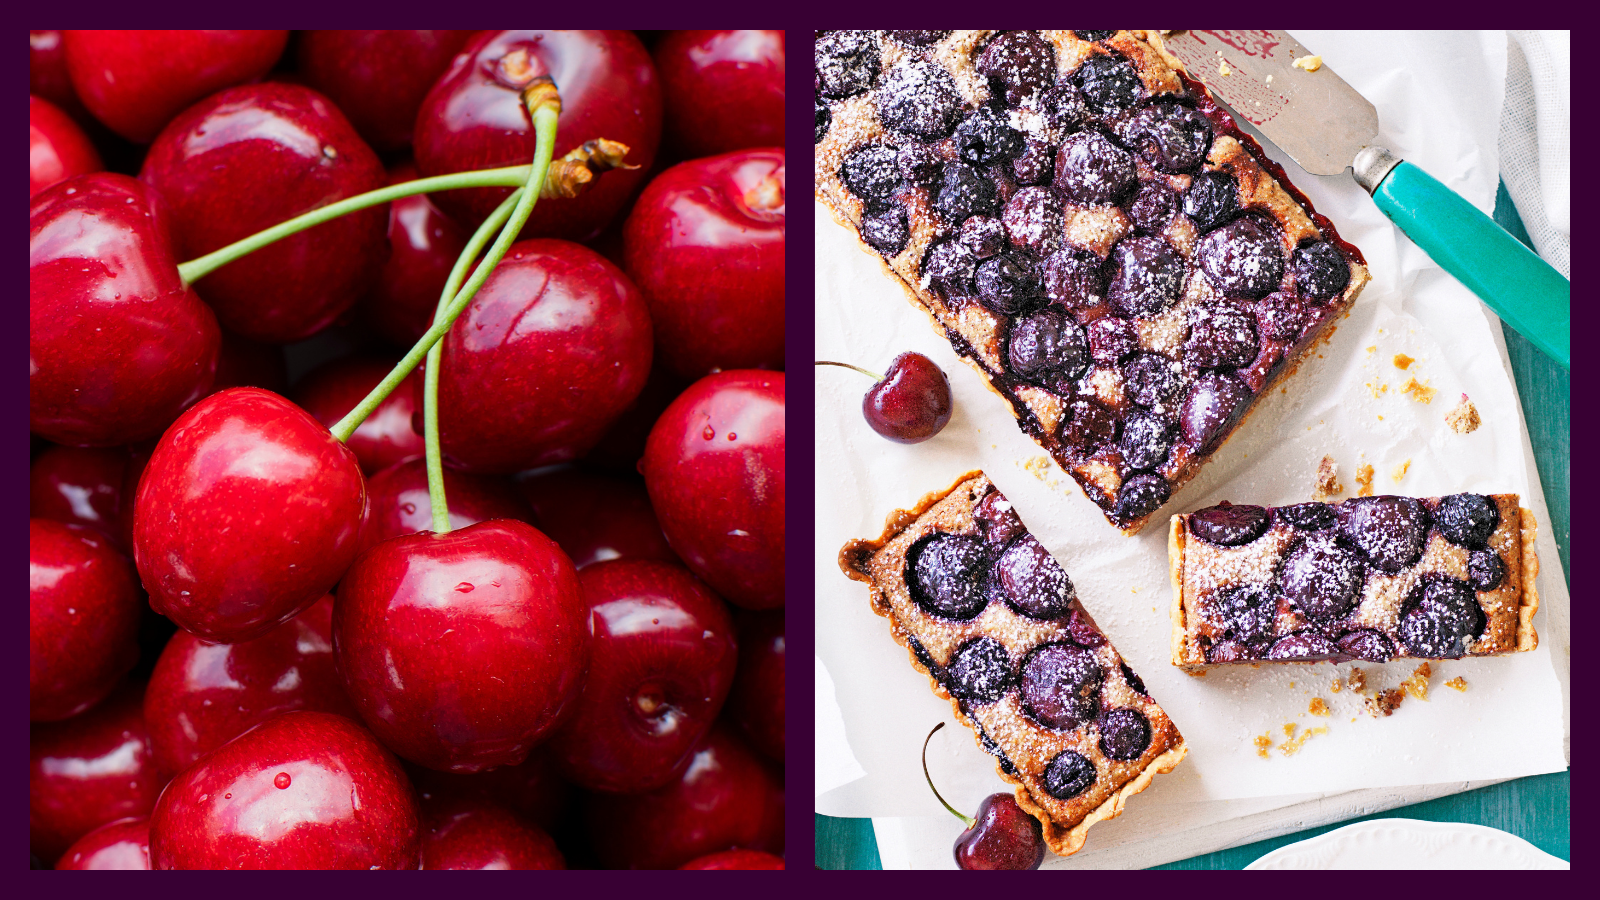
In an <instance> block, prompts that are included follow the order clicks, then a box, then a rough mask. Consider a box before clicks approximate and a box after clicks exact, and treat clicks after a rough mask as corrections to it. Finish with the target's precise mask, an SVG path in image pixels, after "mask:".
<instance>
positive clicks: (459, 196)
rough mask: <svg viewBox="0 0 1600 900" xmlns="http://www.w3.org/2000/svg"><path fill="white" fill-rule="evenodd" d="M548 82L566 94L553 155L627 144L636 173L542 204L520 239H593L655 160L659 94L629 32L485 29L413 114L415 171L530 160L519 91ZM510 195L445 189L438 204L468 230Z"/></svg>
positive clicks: (530, 138) (609, 177) (529, 126)
mask: <svg viewBox="0 0 1600 900" xmlns="http://www.w3.org/2000/svg"><path fill="white" fill-rule="evenodd" d="M541 74H543V75H549V76H550V77H551V78H553V79H554V80H555V83H556V85H557V87H558V88H559V89H560V91H561V128H560V133H559V135H558V137H557V139H556V145H555V156H556V157H557V158H560V157H561V156H562V155H563V154H565V153H567V152H568V151H569V150H572V149H574V148H576V147H578V146H579V145H581V144H582V143H583V142H584V141H590V140H595V139H597V138H608V139H610V140H613V141H620V142H622V143H623V144H626V145H627V146H628V150H629V152H628V156H627V163H628V164H629V165H632V166H638V167H639V168H637V169H633V170H629V171H617V172H610V173H607V174H606V176H605V177H603V178H601V179H598V180H597V181H596V182H595V184H594V187H593V188H591V189H590V190H589V191H588V192H586V193H585V194H584V195H583V196H581V197H577V198H574V199H570V200H541V201H539V205H538V206H537V207H535V209H534V211H533V217H532V218H531V219H529V220H528V224H527V226H526V227H525V228H524V229H523V235H524V236H527V237H535V236H547V235H548V236H555V237H564V238H570V239H572V240H585V239H587V238H589V237H592V236H593V235H594V234H595V233H597V232H599V231H600V229H602V228H604V227H605V225H606V223H607V222H609V221H611V218H612V217H613V216H615V215H616V214H617V212H618V211H619V210H620V209H622V206H623V204H624V203H625V202H626V201H627V199H628V198H629V197H630V196H632V194H633V192H634V190H635V189H636V188H637V187H638V186H639V184H640V183H641V182H642V181H643V179H644V176H645V173H646V172H648V171H649V169H650V165H651V163H653V162H654V161H655V155H656V146H657V145H658V144H659V142H660V138H661V87H660V85H659V83H658V82H657V79H656V72H655V67H654V66H653V65H652V64H651V62H650V56H649V54H648V53H647V52H646V51H645V49H644V46H643V45H642V44H640V43H639V39H638V38H637V37H635V36H634V35H633V33H632V32H628V31H485V32H481V33H480V34H478V35H477V36H476V37H474V38H473V39H472V40H471V41H469V42H468V43H467V45H466V47H464V48H463V49H462V52H461V55H459V56H457V57H456V59H455V61H454V62H453V63H452V64H451V66H450V69H449V70H448V71H446V72H445V74H444V75H443V76H441V77H440V78H439V80H438V82H437V83H435V84H434V86H433V90H432V91H430V92H429V94H428V96H427V99H425V100H424V101H423V103H422V110H421V111H420V112H419V113H418V114H417V130H416V135H415V141H414V151H415V153H416V159H417V168H418V169H420V170H421V171H422V174H424V175H445V174H448V173H451V172H467V171H472V170H475V169H486V168H493V167H495V166H515V165H527V163H528V161H529V160H530V159H532V158H533V151H534V143H535V141H534V133H533V121H532V119H531V118H530V116H529V115H528V111H527V108H526V107H525V106H524V105H523V103H522V100H521V98H520V97H519V95H518V91H519V90H520V88H521V87H522V85H523V84H524V83H525V80H526V79H527V78H528V77H532V76H536V75H541ZM510 193H511V190H510V189H509V188H475V189H472V190H459V191H444V192H441V193H439V194H437V195H436V196H435V200H436V201H437V202H438V203H439V205H440V207H441V208H442V209H444V210H445V211H446V212H448V213H450V214H451V215H452V216H454V217H455V218H456V219H457V221H459V222H461V223H462V224H463V225H467V226H468V227H475V226H476V225H477V224H478V223H479V222H481V221H483V220H484V219H485V218H487V217H488V215H489V213H490V212H492V211H493V210H494V208H495V207H496V206H498V205H500V201H502V200H504V199H505V198H506V196H507V195H509V194H510Z"/></svg>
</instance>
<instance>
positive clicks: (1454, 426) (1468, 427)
mask: <svg viewBox="0 0 1600 900" xmlns="http://www.w3.org/2000/svg"><path fill="white" fill-rule="evenodd" d="M1444 421H1445V424H1446V425H1449V426H1450V430H1451V431H1454V432H1455V433H1456V434H1471V433H1473V432H1474V431H1477V430H1478V426H1479V425H1481V424H1483V420H1482V419H1479V418H1478V408H1477V407H1476V406H1473V405H1472V401H1471V400H1468V399H1467V395H1466V394H1462V395H1461V402H1460V403H1457V404H1456V407H1455V409H1452V410H1450V411H1449V412H1447V413H1445V414H1444Z"/></svg>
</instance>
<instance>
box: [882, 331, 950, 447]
mask: <svg viewBox="0 0 1600 900" xmlns="http://www.w3.org/2000/svg"><path fill="white" fill-rule="evenodd" d="M954 411H955V403H954V401H953V400H952V398H951V396H950V379H948V378H946V377H945V374H944V370H943V369H940V368H939V366H938V365H936V364H935V363H934V361H933V360H931V359H929V358H927V357H926V356H923V355H922V354H921V353H902V354H900V355H899V356H896V357H895V358H894V362H892V363H890V364H889V371H887V372H885V373H884V375H883V379H882V380H881V381H879V382H878V383H876V384H874V385H873V386H872V387H871V389H869V390H868V391H867V393H866V396H865V397H863V398H862V400H861V413H862V415H864V416H866V419H867V424H868V425H871V426H872V430H873V431H876V432H877V433H879V434H881V435H883V436H884V437H886V438H888V439H889V440H891V441H895V442H897V443H901V444H919V443H921V442H923V441H925V440H927V439H928V438H931V437H933V436H934V435H936V434H938V433H939V432H941V431H943V430H944V427H945V426H946V425H948V424H950V416H951V415H952V414H954Z"/></svg>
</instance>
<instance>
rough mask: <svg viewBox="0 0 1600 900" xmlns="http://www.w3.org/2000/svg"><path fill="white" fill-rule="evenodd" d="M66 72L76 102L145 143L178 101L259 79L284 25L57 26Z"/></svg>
mask: <svg viewBox="0 0 1600 900" xmlns="http://www.w3.org/2000/svg"><path fill="white" fill-rule="evenodd" d="M62 34H63V35H64V36H65V39H66V40H65V43H66V51H67V71H68V72H69V73H71V76H72V86H73V88H74V89H76V91H77V93H78V96H79V97H80V98H82V100H83V105H84V106H87V107H88V108H89V111H90V112H92V113H94V115H95V118H97V119H99V120H100V121H102V122H104V123H106V124H107V125H109V126H110V127H111V130H112V131H115V132H116V133H117V134H120V135H122V136H123V137H125V138H127V139H128V140H130V141H134V142H136V143H140V144H148V143H150V140H151V139H152V138H154V137H155V136H156V133H157V132H159V131H161V128H162V126H164V125H166V124H167V123H168V122H169V121H171V120H172V117H173V116H176V115H177V114H178V113H179V112H180V111H181V110H182V109H183V108H184V107H187V106H188V105H189V104H191V103H194V102H195V101H196V100H199V99H200V98H201V97H204V96H206V95H208V94H211V93H214V92H216V91H219V90H221V89H223V88H225V87H229V86H231V85H235V84H244V83H245V82H247V81H251V80H253V79H256V78H260V77H261V76H262V75H265V74H266V73H267V70H268V69H271V68H272V64H273V63H275V62H277V61H278V57H279V56H281V55H282V54H283V48H284V45H285V44H287V43H288V41H289V32H287V31H64V32H62Z"/></svg>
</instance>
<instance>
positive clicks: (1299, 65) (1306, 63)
mask: <svg viewBox="0 0 1600 900" xmlns="http://www.w3.org/2000/svg"><path fill="white" fill-rule="evenodd" d="M1294 67H1295V68H1296V69H1305V70H1306V71H1307V72H1315V71H1316V70H1318V69H1320V68H1322V57H1320V56H1302V57H1300V58H1299V59H1296V60H1295V61H1294Z"/></svg>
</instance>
